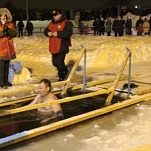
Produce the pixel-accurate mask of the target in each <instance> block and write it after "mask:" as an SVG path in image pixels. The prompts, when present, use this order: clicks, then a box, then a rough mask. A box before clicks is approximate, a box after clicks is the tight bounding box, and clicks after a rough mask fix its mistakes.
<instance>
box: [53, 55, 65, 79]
mask: <svg viewBox="0 0 151 151" xmlns="http://www.w3.org/2000/svg"><path fill="white" fill-rule="evenodd" d="M65 57H66V54H63V53H61V54H52V63H53V65H54V66H55V67H56V68H57V70H58V75H59V81H62V80H64V79H65V77H66V74H67V67H66V65H65V62H64V60H65Z"/></svg>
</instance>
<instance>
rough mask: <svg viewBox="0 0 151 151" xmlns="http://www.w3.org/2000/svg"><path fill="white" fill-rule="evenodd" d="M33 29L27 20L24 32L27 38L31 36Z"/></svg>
mask: <svg viewBox="0 0 151 151" xmlns="http://www.w3.org/2000/svg"><path fill="white" fill-rule="evenodd" d="M33 29H34V26H33V23H32V22H31V21H30V20H28V21H27V24H26V30H27V33H28V37H29V36H32V35H33Z"/></svg>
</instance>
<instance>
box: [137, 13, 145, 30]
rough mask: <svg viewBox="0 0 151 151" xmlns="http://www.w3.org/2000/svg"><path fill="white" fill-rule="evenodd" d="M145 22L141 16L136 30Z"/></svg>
mask: <svg viewBox="0 0 151 151" xmlns="http://www.w3.org/2000/svg"><path fill="white" fill-rule="evenodd" d="M143 23H144V21H143V19H142V18H141V17H140V16H139V19H138V20H137V21H136V30H137V28H138V27H140V24H141V25H143Z"/></svg>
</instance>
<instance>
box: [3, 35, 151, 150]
mask: <svg viewBox="0 0 151 151" xmlns="http://www.w3.org/2000/svg"><path fill="white" fill-rule="evenodd" d="M71 42H72V47H71V48H70V53H69V54H68V55H67V58H66V63H67V64H69V63H70V61H73V60H76V59H77V57H78V56H79V54H80V52H81V45H83V46H85V47H86V49H87V61H86V63H87V76H92V77H93V78H94V79H95V78H97V79H99V78H102V79H104V78H107V77H110V76H115V75H116V74H117V69H118V67H119V65H120V64H121V62H122V60H123V58H124V56H125V54H126V48H129V49H130V50H131V52H132V79H137V80H139V81H141V82H144V83H147V82H148V83H150V77H151V69H150V65H151V38H150V37H149V36H143V37H139V36H130V37H129V36H124V37H116V38H115V37H114V36H111V37H107V36H95V37H94V36H92V35H73V36H72V37H71ZM14 43H15V47H16V53H17V58H16V59H15V60H13V61H21V62H22V63H23V65H24V67H28V68H31V69H32V74H31V77H30V79H27V80H26V81H25V79H24V76H26V75H24V74H23V73H20V75H17V76H18V78H20V77H21V78H20V81H19V82H16V83H15V86H17V85H20V84H23V83H25V84H28V83H29V82H30V81H32V80H35V79H41V78H42V77H44V76H45V77H49V78H50V79H52V80H53V79H56V78H57V71H56V69H55V68H54V67H53V66H52V63H51V55H50V53H49V52H48V38H47V37H44V36H43V34H34V35H33V36H32V37H21V38H20V37H17V38H15V39H14ZM79 66H80V67H81V69H83V60H81V62H80V64H79ZM82 74H83V72H82V70H79V71H77V72H76V75H78V77H80V78H81V77H82ZM124 74H127V69H126V70H125V71H124ZM19 76H20V77H19ZM16 81H17V80H16ZM15 86H14V88H15ZM14 88H13V89H14ZM9 89H11V88H9ZM4 91H5V90H4ZM150 124H151V110H150V103H147V104H137V105H136V106H132V107H128V108H125V109H122V110H119V111H114V112H112V113H111V114H107V115H105V116H101V117H98V118H95V119H92V120H88V121H86V122H82V123H80V124H78V125H73V126H71V127H68V128H65V129H63V130H59V131H57V132H53V133H50V134H47V135H43V136H41V137H39V138H37V139H33V140H31V141H27V142H29V143H27V144H25V143H24V142H23V143H21V146H20V145H19V144H18V145H15V146H14V147H12V146H11V147H10V148H9V150H15V151H25V150H31V151H35V150H45V151H71V150H72V151H92V150H94V151H126V150H128V149H132V148H135V147H138V146H142V145H146V144H151V136H150V132H151V128H150Z"/></svg>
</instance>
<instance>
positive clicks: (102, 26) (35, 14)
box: [12, 5, 151, 37]
mask: <svg viewBox="0 0 151 151" xmlns="http://www.w3.org/2000/svg"><path fill="white" fill-rule="evenodd" d="M51 11H52V10H43V11H38V10H29V19H30V20H31V21H34V20H40V21H43V20H51V19H52V14H51ZM62 11H63V12H64V13H65V14H66V17H67V19H68V20H74V21H75V22H76V24H78V28H79V33H80V34H87V33H88V31H87V30H88V27H87V25H84V24H83V21H89V20H94V23H93V27H92V30H93V31H94V32H93V33H94V35H104V34H106V35H107V36H110V35H111V32H114V34H115V36H118V35H119V36H122V35H123V34H127V35H132V34H133V33H132V28H136V30H137V35H142V34H145V35H146V34H150V27H151V23H150V20H147V19H145V20H144V19H142V20H143V22H141V23H140V25H139V24H137V25H136V27H132V22H133V20H131V18H127V20H124V19H123V16H124V15H126V14H127V13H128V12H130V13H132V14H134V15H138V16H140V17H141V16H147V15H148V14H151V9H147V8H128V7H124V6H122V7H121V6H119V5H118V6H108V7H107V8H104V9H92V10H84V9H78V10H72V9H71V10H62ZM12 14H13V20H14V21H23V20H26V15H27V14H26V11H21V10H12ZM110 18H113V19H114V20H112V21H111V19H110ZM31 21H30V24H32V23H31ZM148 23H149V27H148ZM146 24H147V25H146ZM20 26H23V25H21V24H20V25H16V27H17V28H18V36H19V37H20V36H22V35H23V30H22V28H25V29H26V32H27V33H28V36H30V35H32V32H33V28H34V27H33V25H30V28H31V29H32V30H31V29H30V31H28V30H27V29H28V28H27V27H28V26H27V25H26V27H25V26H23V27H21V28H20ZM148 28H149V30H148ZM146 30H147V31H146Z"/></svg>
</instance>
